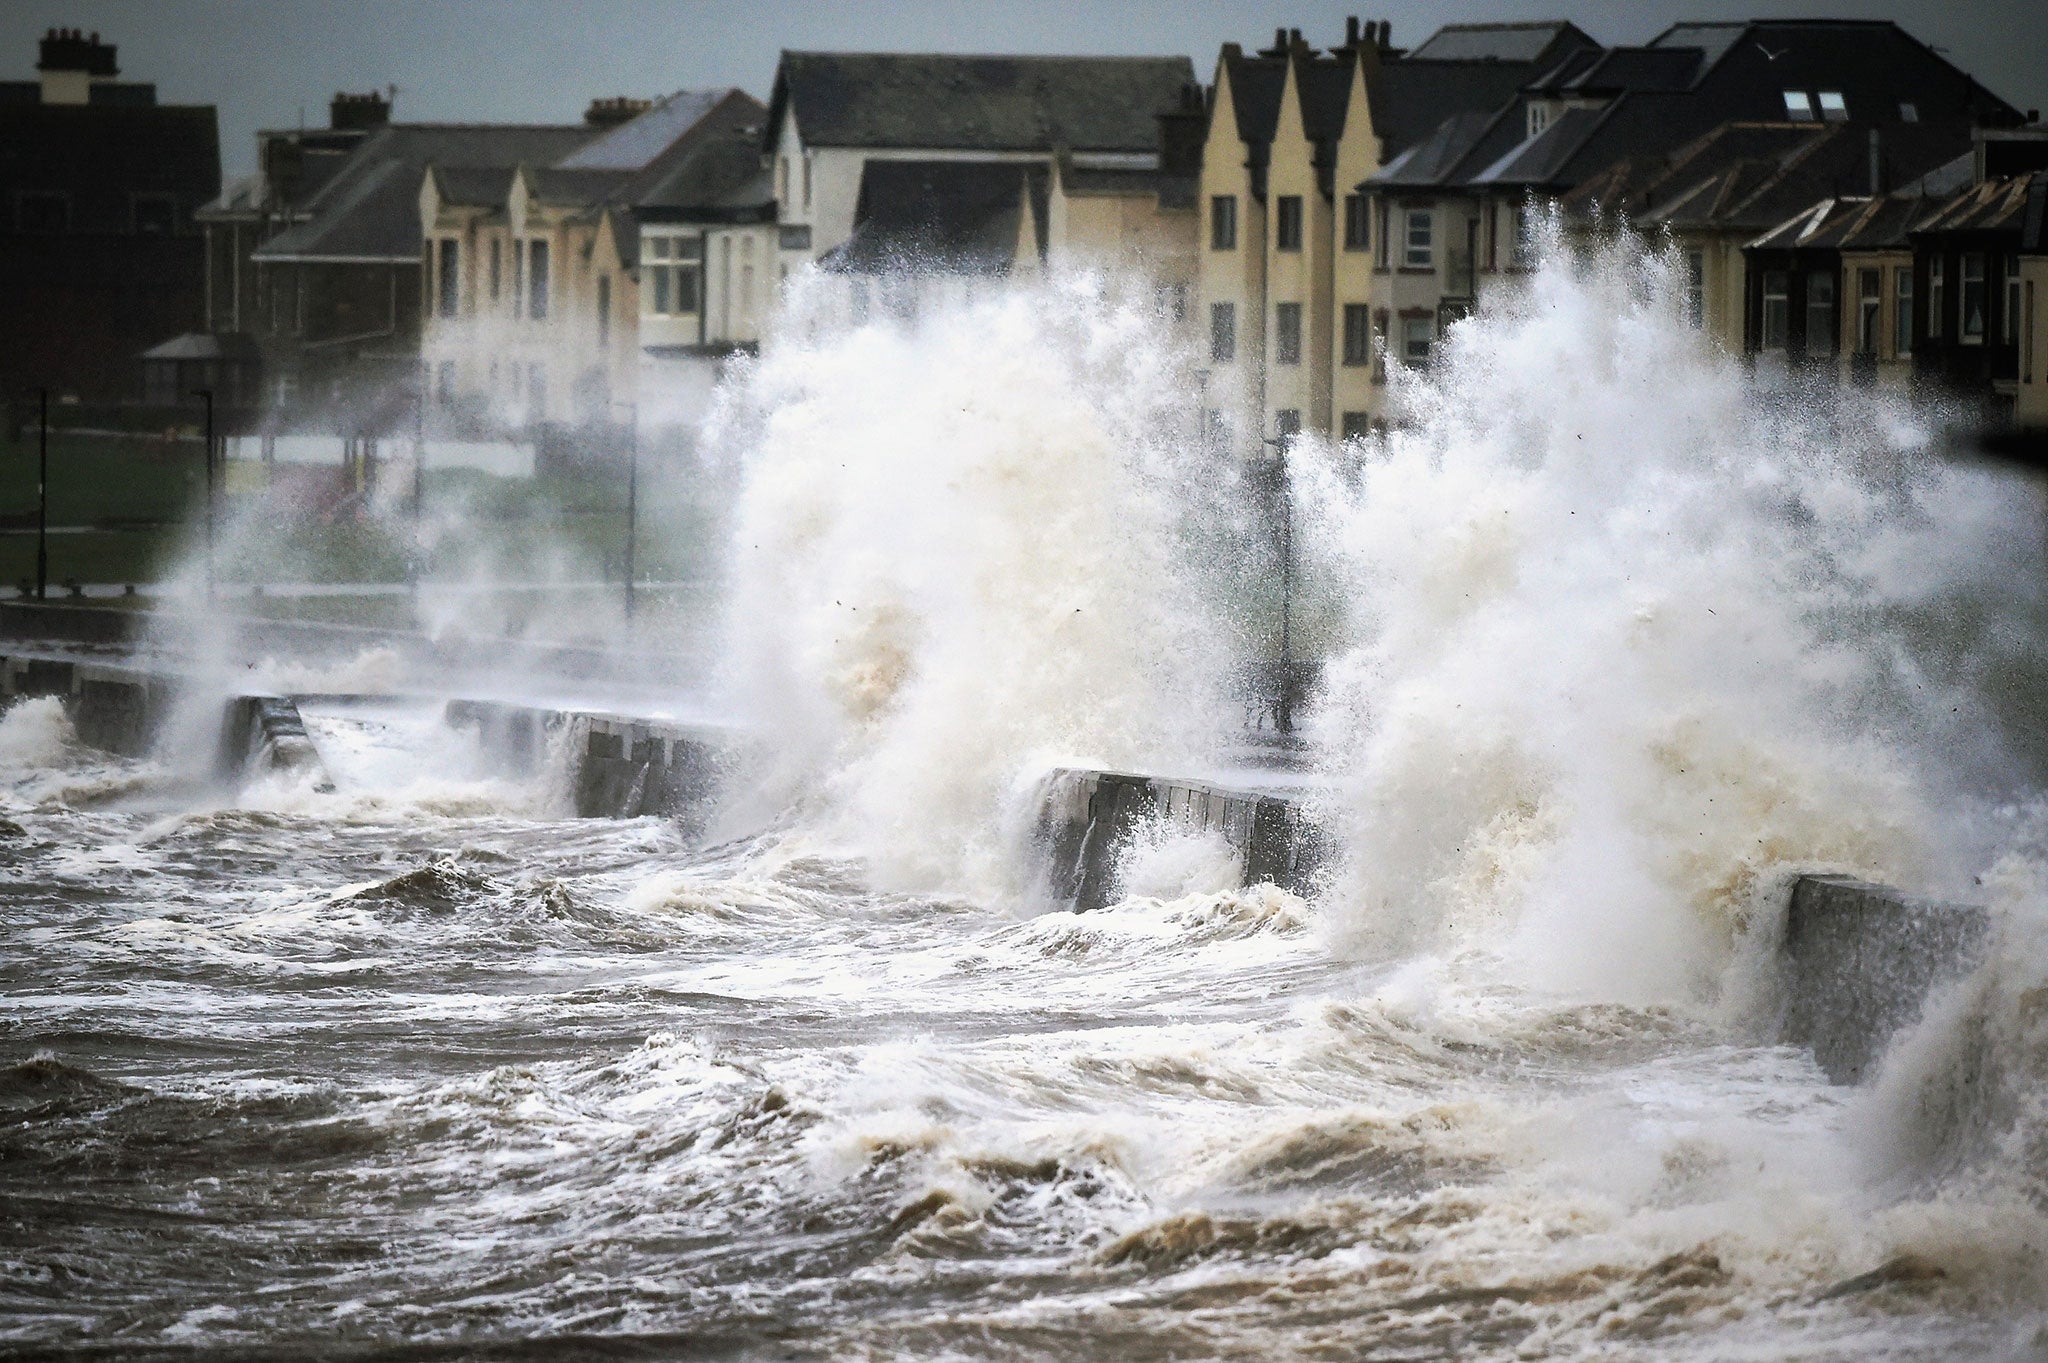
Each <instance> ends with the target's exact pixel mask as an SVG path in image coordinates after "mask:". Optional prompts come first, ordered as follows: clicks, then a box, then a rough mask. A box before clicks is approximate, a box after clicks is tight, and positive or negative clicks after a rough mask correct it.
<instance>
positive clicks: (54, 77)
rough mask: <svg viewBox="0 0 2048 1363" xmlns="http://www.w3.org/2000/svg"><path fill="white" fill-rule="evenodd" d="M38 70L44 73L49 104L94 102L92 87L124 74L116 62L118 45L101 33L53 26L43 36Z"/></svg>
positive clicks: (43, 79)
mask: <svg viewBox="0 0 2048 1363" xmlns="http://www.w3.org/2000/svg"><path fill="white" fill-rule="evenodd" d="M36 70H37V71H38V72H39V73H40V74H41V76H42V87H43V89H42V98H43V103H45V104H90V103H91V102H92V87H93V86H95V85H104V84H106V83H107V82H109V81H112V80H113V79H114V78H115V77H116V76H119V75H120V74H121V68H120V67H119V66H117V65H115V63H114V45H113V44H112V43H103V42H101V41H100V35H99V34H97V33H93V34H85V33H80V32H79V31H78V30H77V29H75V28H53V29H51V30H50V31H49V32H48V33H46V34H44V35H43V41H42V45H41V49H40V51H39V52H38V54H37V60H36Z"/></svg>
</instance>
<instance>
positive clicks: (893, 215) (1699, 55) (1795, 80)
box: [0, 20, 2048, 453]
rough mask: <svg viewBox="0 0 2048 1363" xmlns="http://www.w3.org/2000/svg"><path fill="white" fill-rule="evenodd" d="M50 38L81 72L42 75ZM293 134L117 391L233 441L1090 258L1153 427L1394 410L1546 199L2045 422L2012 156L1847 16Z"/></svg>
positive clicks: (902, 78)
mask: <svg viewBox="0 0 2048 1363" xmlns="http://www.w3.org/2000/svg"><path fill="white" fill-rule="evenodd" d="M52 36H53V38H55V37H56V36H57V35H54V34H53V35H52ZM45 57H46V62H45V63H44V65H45V66H50V65H52V64H53V63H54V65H55V67H56V68H58V69H57V70H56V71H55V72H54V75H55V76H56V77H57V79H56V80H55V82H54V83H53V80H52V76H53V72H51V71H47V70H46V71H45V73H44V80H43V82H42V87H41V91H40V95H39V97H37V98H35V99H31V98H30V97H29V95H30V92H33V91H36V89H37V87H36V86H33V85H29V84H26V83H24V84H22V85H21V86H20V87H19V88H18V89H15V87H6V88H0V120H5V119H6V118H7V117H8V113H9V104H10V97H9V96H8V93H7V91H8V90H9V89H13V90H14V94H13V96H12V103H13V104H14V105H17V106H27V105H29V104H35V105H38V106H39V110H38V113H37V115H36V117H35V119H34V120H32V126H33V128H34V129H36V130H38V131H39V135H48V133H47V129H48V128H49V127H52V126H55V125H56V123H60V122H61V121H62V119H63V118H64V117H66V116H67V115H64V114H62V113H60V112H58V109H57V106H64V107H65V108H77V109H87V110H89V109H92V108H95V107H97V106H96V105H95V104H94V101H95V100H99V101H100V103H104V104H108V105H111V104H113V103H114V102H116V101H115V97H114V96H113V95H111V94H109V95H108V96H107V97H106V98H105V99H101V97H100V96H98V95H94V94H92V93H91V92H92V91H93V90H97V89H99V88H100V86H101V85H102V84H104V83H105V80H106V79H108V78H107V77H106V76H105V74H104V73H105V72H107V71H111V68H112V64H113V63H112V49H111V47H105V48H104V51H101V50H100V48H99V46H98V45H97V40H96V39H95V41H94V44H82V43H80V42H77V41H73V40H72V36H71V35H67V36H66V38H65V40H64V41H63V42H60V43H57V44H56V46H55V47H54V48H53V47H52V46H51V44H50V43H48V42H46V44H45ZM67 62H69V63H70V64H71V65H73V66H94V67H95V69H99V70H101V74H100V75H93V74H91V73H86V74H82V75H80V76H79V78H78V79H77V80H76V81H72V82H70V84H67V83H66V81H67V80H68V79H69V77H68V74H67V72H66V71H65V70H64V69H63V68H64V67H65V65H66V63H67ZM1204 77H1206V78H1204ZM71 84H78V85H79V86H80V87H81V88H82V89H85V90H86V91H87V93H86V95H85V97H84V98H83V99H82V100H81V99H77V98H75V96H76V95H77V92H76V91H73V90H71V88H70V85H71ZM109 88H110V89H111V87H109ZM186 112H188V113H189V112H190V111H186ZM330 115H331V116H330V118H329V120H328V124H327V126H326V127H322V128H314V129H291V130H279V131H272V132H265V133H262V134H259V138H258V169H257V170H256V172H255V173H254V174H253V175H250V176H248V177H245V178H243V179H241V180H239V181H237V182H235V183H233V184H229V185H226V186H225V187H223V188H219V189H218V190H216V191H214V192H212V193H211V194H210V196H209V197H208V199H207V201H205V202H203V203H197V202H184V203H177V202H175V201H172V202H173V206H174V208H175V222H174V223H172V224H171V225H170V226H169V227H168V228H167V229H166V230H168V231H169V232H170V233H171V234H172V235H175V236H178V237H180V238H196V239H197V240H196V241H194V242H193V246H194V248H195V249H194V250H193V252H192V254H193V257H194V260H195V262H197V263H198V264H199V265H200V268H199V269H198V270H197V271H196V273H197V274H198V276H199V277H198V279H197V280H196V283H195V292H196V293H197V294H198V295H199V298H198V302H199V304H200V306H199V307H198V308H196V309H195V312H196V314H197V315H195V316H194V317H193V318H192V319H191V330H190V333H189V334H185V335H179V336H175V337H168V336H164V335H161V334H159V336H158V337H157V338H156V339H157V340H158V341H160V342H161V343H160V344H156V345H154V346H153V347H152V348H151V349H150V351H149V359H148V360H147V361H146V362H145V365H144V369H145V373H146V374H147V375H148V376H149V381H150V382H152V383H154V384H155V385H156V386H157V387H159V388H162V389H164V390H165V391H172V390H174V389H176V388H177V387H178V386H180V385H181V384H183V383H185V382H186V381H187V378H186V371H187V369H188V368H189V367H191V366H194V365H203V366H206V367H207V373H208V374H209V375H211V376H213V377H214V378H215V379H218V380H219V381H220V383H221V384H222V386H223V390H224V391H225V390H227V389H228V388H229V387H232V388H233V389H234V390H235V391H237V392H240V393H242V394H244V395H246V397H247V398H248V400H249V403H250V405H251V406H252V407H253V408H255V409H257V410H259V411H260V412H263V413H267V416H266V417H265V418H264V419H265V420H268V421H269V422H271V423H272V424H277V423H279V422H289V421H296V422H307V421H318V420H330V421H350V422H358V423H365V424H367V425H370V426H378V427H388V426H390V425H392V424H395V423H397V422H400V421H402V420H405V419H406V414H407V413H408V412H410V413H412V414H413V419H419V417H420V414H421V411H422V410H424V411H425V412H426V413H429V414H430V415H431V419H432V420H434V421H436V422H440V423H444V424H450V425H469V426H475V427H478V428H503V427H506V426H510V425H524V426H531V425H535V424H557V425H560V424H580V423H593V422H596V423H608V422H617V421H621V420H637V421H640V422H642V423H645V422H648V421H657V422H660V421H674V422H678V423H687V422H688V421H689V420H690V419H691V418H692V417H693V416H694V415H695V414H697V413H699V412H701V411H702V410H703V407H704V404H705V402H706V401H707V400H708V397H709V394H710V392H711V390H712V388H713V386H714V385H715V383H716V381H717V379H718V376H719V374H720V373H721V372H722V370H723V368H724V366H725V365H727V364H728V363H729V362H730V360H731V358H732V357H733V356H735V355H738V354H744V353H748V352H751V351H753V350H755V349H757V348H758V347H760V346H761V345H763V344H770V345H772V344H773V343H774V340H775V337H776V334H777V328H778V327H783V326H793V325H797V324H799V319H800V321H801V324H802V325H806V326H817V325H849V326H857V325H863V324H867V323H869V322H874V321H882V320H884V319H889V318H897V319H902V318H907V317H912V316H914V315H916V314H917V313H919V312H920V311H922V310H924V309H927V308H930V307H933V306H937V305H940V304H942V303H944V302H945V301H947V300H951V299H959V298H968V297H973V296H975V295H977V294H980V293H985V292H988V291H992V290H1002V289H1008V288H1013V287H1016V286H1017V285H1019V284H1022V283H1026V282H1029V281H1031V280H1035V279H1039V278H1042V277H1045V276H1048V275H1054V274H1061V273H1073V272H1079V271H1091V272H1096V274H1097V275H1099V277H1100V278H1101V279H1102V280H1103V281H1105V282H1107V283H1108V284H1110V285H1112V286H1114V287H1117V288H1121V289H1125V290H1132V291H1136V293H1137V295H1138V296H1140V297H1141V299H1142V300H1143V302H1144V303H1145V305H1147V306H1150V307H1152V308H1154V309H1156V311H1157V312H1158V315H1159V317H1160V322H1161V327H1162V329H1163V330H1165V331H1167V332H1168V333H1169V334H1171V335H1172V336H1174V337H1175V338H1176V340H1177V343H1178V344H1179V346H1180V348H1181V352H1182V353H1183V354H1184V355H1185V356H1186V364H1187V367H1188V370H1189V378H1190V384H1191V387H1193V388H1194V389H1196V390H1197V391H1199V393H1200V402H1199V411H1191V412H1190V423H1191V428H1193V429H1197V430H1199V431H1200V433H1201V435H1202V437H1203V438H1204V439H1207V440H1209V441H1211V442H1213V443H1214V444H1215V445H1216V447H1217V448H1218V449H1230V450H1235V451H1238V452H1241V453H1252V452H1254V451H1256V450H1258V449H1260V448H1263V447H1264V446H1265V445H1266V444H1268V443H1270V442H1272V441H1275V440H1282V439H1285V438H1287V437H1289V436H1290V435H1292V434H1294V433H1299V432H1312V433H1319V434H1323V435H1326V436H1329V437H1332V438H1338V437H1346V436H1354V435H1358V434H1361V433H1363V432H1366V431H1368V430H1371V429H1372V428H1374V427H1375V426H1376V425H1379V424H1381V423H1384V422H1386V421H1389V420H1398V419H1399V415H1400V414H1399V411H1398V410H1397V404H1395V403H1393V402H1391V401H1390V398H1389V394H1390V391H1391V386H1390V383H1389V378H1390V373H1391V370H1392V369H1393V367H1396V366H1404V365H1405V366H1424V365H1428V364H1429V363H1430V362H1431V359H1432V356H1433V354H1434V353H1435V352H1436V350H1437V347H1438V346H1439V345H1440V343H1441V340H1442V338H1443V336H1444V334H1445V332H1446V330H1447V329H1448V328H1449V327H1451V326H1453V325H1455V323H1456V322H1457V321H1458V320H1459V319H1460V318H1461V317H1463V316H1465V315H1467V314H1468V313H1470V312H1472V311H1474V310H1475V309H1483V308H1485V307H1487V306H1488V305H1489V302H1490V300H1494V299H1497V298H1499V297H1502V296H1504V291H1510V290H1514V289H1517V288H1519V287H1521V284H1522V281H1523V280H1524V279H1525V278H1526V276H1527V274H1528V271H1529V270H1530V269H1531V268H1532V266H1533V264H1534V261H1533V252H1532V241H1533V237H1534V235H1535V227H1536V223H1535V216H1536V215H1537V214H1540V213H1546V212H1550V211H1553V210H1552V206H1553V205H1554V206H1555V211H1557V212H1558V213H1559V214H1560V215H1561V217H1560V220H1561V222H1562V223H1563V224H1564V226H1565V228H1566V230H1567V231H1569V232H1575V233H1590V234H1598V233H1604V232H1612V231H1616V230H1620V229H1622V228H1624V227H1626V228H1627V229H1629V230H1633V231H1637V232H1641V233H1645V234H1647V235H1648V236H1649V237H1650V239H1651V240H1653V241H1654V242H1656V243H1658V244H1659V246H1660V249H1665V250H1668V251H1669V252H1671V253H1672V255H1671V259H1672V260H1673V261H1674V262H1675V264H1676V268H1677V270H1678V273H1679V276H1680V288H1679V290H1678V293H1679V297H1678V298H1677V299H1676V300H1675V306H1676V307H1678V308H1679V309H1680V310H1681V311H1682V314H1683V315H1684V317H1685V318H1686V319H1687V320H1688V321H1689V322H1690V323H1691V324H1692V325H1695V326H1697V327H1699V328H1701V329H1702V330H1703V331H1704V332H1706V333H1708V334H1709V335H1711V336H1712V337H1713V338H1714V339H1715V340H1716V341H1718V342H1719V343H1720V344H1721V345H1723V346H1724V347H1726V348H1727V349H1728V350H1729V351H1731V352H1733V353H1737V354H1741V355H1744V356H1747V357H1750V359H1751V361H1752V363H1754V364H1755V366H1756V367H1757V369H1758V372H1759V373H1760V374H1762V375H1764V376H1766V377H1767V378H1768V379H1771V380H1774V381H1775V380H1783V381H1787V382H1790V381H1793V380H1795V379H1810V378H1813V377H1816V376H1823V377H1827V378H1830V379H1832V380H1835V381H1839V382H1843V383H1869V384H1883V385H1895V386H1912V385H1920V386H1934V387H1940V388H1942V389H1945V390H1949V391H1953V392H1958V393H1962V394H1966V395H1969V396H1971V397H1973V398H1975V399H1977V400H1979V401H1981V402H1982V403H1984V404H1985V406H1986V407H1987V408H1988V409H1991V410H1994V411H1996V412H1999V413H2001V414H2002V413H2005V412H2008V411H2009V412H2010V413H2011V414H2012V415H2014V416H2016V417H2017V418H2018V419H2019V420H2021V421H2023V422H2032V423H2037V424H2048V372H2044V370H2048V366H2044V364H2043V363H2042V357H2041V350H2042V346H2043V345H2044V344H2048V298H2041V297H2040V295H2041V294H2042V293H2043V292H2048V241H2044V224H2043V207H2044V196H2048V138H2044V135H2043V133H2042V130H2041V129H2040V128H2039V127H2038V126H2037V124H2036V116H2035V115H2034V114H2033V113H2032V112H2031V111H2028V112H2025V113H2023V112H2021V111H2020V110H2017V109H2015V108H2014V107H2012V106H2011V105H2009V104H2007V103H2006V102H2005V101H2003V100H2001V99H2000V98H1998V97H1997V96H1996V95H1994V94H1993V93H1991V92H1990V91H1987V90H1986V89H1984V88H1983V87H1982V86H1981V85H1979V84H1978V83H1977V82H1976V81H1974V80H1973V79H1972V78H1971V77H1970V76H1969V75H1968V74H1967V73H1965V72H1963V71H1961V70H1959V69H1957V68H1956V67H1955V66H1954V65H1953V64H1952V63H1950V62H1949V61H1948V60H1947V59H1946V58H1945V57H1943V56H1942V55H1940V54H1939V53H1938V52H1936V51H1935V50H1933V49H1931V48H1929V47H1927V46H1926V45H1925V44H1923V43H1921V42H1920V41H1918V40H1917V39H1915V38H1913V37H1912V36H1911V35H1910V34H1908V33H1907V32H1905V31H1904V30H1902V29H1900V28H1899V27H1898V26H1896V25H1894V24H1891V23H1887V22H1864V21H1808V20H1782V21H1776V20H1773V21H1754V22H1730V23H1694V24H1680V25H1677V26H1674V27H1672V28H1670V29H1668V30H1666V31H1665V32H1663V33H1661V34H1659V35H1658V36H1657V37H1655V38H1654V39H1652V40H1651V41H1650V42H1648V43H1646V44H1643V45H1641V46H1619V47H1616V46H1606V45H1603V44H1602V43H1600V42H1599V41H1597V40H1596V39H1594V38H1593V37H1591V36H1589V35H1588V34H1586V33H1585V32H1583V31H1581V30H1580V29H1579V28H1577V27H1576V26H1574V25H1572V24H1569V23H1564V22H1555V23H1515V24H1452V25H1447V26H1445V27H1443V28H1441V29H1439V30H1438V31H1437V32H1436V33H1434V34H1432V35H1430V36H1429V37H1428V38H1427V39H1426V40H1425V41H1423V42H1422V43H1420V44H1419V45H1417V46H1416V47H1414V48H1413V49H1402V48H1400V47H1397V46H1396V45H1395V44H1394V41H1393V35H1392V33H1391V32H1390V28H1389V26H1388V25H1387V24H1384V23H1377V22H1369V23H1360V22H1358V21H1357V20H1353V21H1351V22H1350V23H1349V24H1348V25H1347V27H1346V29H1345V32H1344V33H1343V34H1342V35H1341V40H1340V41H1337V42H1335V43H1333V44H1332V45H1330V46H1328V47H1327V48H1320V47H1317V46H1314V45H1312V44H1311V43H1310V42H1309V41H1308V40H1307V39H1306V38H1305V37H1304V36H1303V35H1302V34H1301V33H1300V32H1299V31H1295V30H1281V31H1279V32H1277V33H1276V34H1275V35H1274V39H1273V42H1272V43H1271V45H1270V46H1267V47H1263V48H1260V49H1258V50H1256V51H1246V50H1244V49H1243V48H1241V47H1239V46H1238V45H1235V44H1228V45H1225V46H1224V47H1223V49H1222V50H1221V52H1220V53H1219V54H1218V55H1217V57H1216V59H1215V62H1214V65H1213V66H1212V67H1211V68H1210V69H1209V70H1208V71H1207V72H1206V73H1198V72H1197V71H1196V69H1195V67H1194V64H1193V63H1192V62H1190V61H1189V60H1187V59H1186V58H1183V57H1158V58H1126V57H981V56H949V55H933V54H850V53H816V52H788V53H785V54H784V55H783V57H782V60H781V63H780V66H779V68H778V70H777V71H776V73H775V77H774V81H773V85H772V89H771V92H770V97H769V100H768V101H767V102H766V103H765V104H764V103H762V102H761V101H759V100H758V99H756V98H754V97H753V96H751V95H749V94H747V93H745V92H744V91H742V90H738V89H716V90H705V91H698V90H686V91H680V92H677V93H673V94H670V95H667V96H665V97H661V98H656V99H648V100H639V99H629V98H623V97H614V98H605V99H599V100H595V101H593V102H592V103H591V105H590V107H589V109H588V110H587V112H586V114H585V116H584V118H583V119H582V120H580V121H578V122H575V123H565V124H561V125H540V126H505V125H477V124H429V123H406V122H399V121H394V120H393V118H392V110H391V106H390V103H389V101H388V100H387V99H386V98H384V97H382V96H379V95H375V94H371V95H339V96H336V97H335V100H334V102H333V104H332V106H331V110H330ZM102 121H104V111H102ZM187 121H188V122H189V121H190V120H189V119H188V120H187ZM214 164H215V165H216V167H217V157H216V158H215V161H214ZM74 170H75V168H74ZM216 174H217V170H216ZM0 191H5V192H6V193H7V195H8V196H9V197H10V198H11V199H12V204H11V205H10V206H11V207H12V208H13V209H14V220H13V221H12V222H10V223H6V224H4V226H6V227H9V228H11V229H12V231H13V232H14V233H15V234H16V235H17V236H22V235H27V236H37V235H40V236H42V237H50V236H52V235H61V234H62V233H63V232H64V231H66V230H68V226H67V225H65V224H59V223H57V221H56V218H55V216H54V210H52V209H51V208H50V204H52V203H54V202H55V199H54V198H53V197H52V195H51V194H49V193H44V192H42V191H41V190H40V189H39V188H38V186H35V185H28V184H17V185H0ZM137 202H138V203H142V202H143V201H142V200H137ZM156 202H157V201H156V200H153V199H152V200H150V201H149V204H155V203H156ZM145 207H148V205H145ZM136 211H137V212H138V213H141V212H143V209H137V210H136ZM149 211H150V212H152V213H154V212H156V211H157V210H156V209H155V208H150V209H149ZM136 221H137V222H141V221H143V219H142V218H140V217H138V218H136ZM150 221H152V222H153V221H155V219H154V218H151V219H150ZM138 230H139V229H138ZM202 244H203V245H202ZM17 283H18V286H19V287H20V288H22V289H27V290H30V291H33V289H34V288H36V287H37V283H36V281H33V280H28V279H24V280H21V281H17ZM799 299H800V300H801V306H793V300H799ZM7 363H8V364H9V365H10V367H11V368H12V370H13V371H14V372H11V373H8V374H5V375H0V382H7V383H10V384H12V385H13V386H16V387H18V386H20V385H21V384H22V383H23V382H24V381H27V382H33V381H35V378H34V376H33V375H32V374H30V373H29V372H28V370H29V369H30V368H32V367H33V365H34V363H35V361H34V357H33V356H28V355H25V356H22V357H12V356H10V357H9V358H8V360H7Z"/></svg>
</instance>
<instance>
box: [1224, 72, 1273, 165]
mask: <svg viewBox="0 0 2048 1363" xmlns="http://www.w3.org/2000/svg"><path fill="white" fill-rule="evenodd" d="M1223 66H1224V69H1225V70H1226V71H1227V72H1228V73H1229V76H1230V102H1231V107H1232V110H1233V112H1234V113H1235V114H1236V116H1237V137H1238V140H1239V141H1240V142H1243V143H1245V144H1246V145H1248V146H1251V147H1255V148H1265V147H1270V146H1271V145H1272V142H1273V133H1274V131H1275V130H1276V129H1278V128H1279V126H1280V100H1281V98H1282V96H1283V95H1284V94H1285V93H1286V88H1287V59H1286V58H1285V57H1247V56H1243V55H1242V54H1235V53H1232V54H1226V56H1225V57H1224V60H1223ZM1261 164H1263V160H1261Z"/></svg>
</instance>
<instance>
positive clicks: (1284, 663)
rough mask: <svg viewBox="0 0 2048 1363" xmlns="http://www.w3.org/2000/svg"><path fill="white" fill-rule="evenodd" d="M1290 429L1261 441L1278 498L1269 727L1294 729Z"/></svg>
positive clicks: (1292, 433) (1289, 731)
mask: <svg viewBox="0 0 2048 1363" xmlns="http://www.w3.org/2000/svg"><path fill="white" fill-rule="evenodd" d="M1293 442H1294V432H1292V431H1282V432H1281V433H1280V435H1279V436H1278V437H1277V438H1276V439H1272V440H1268V441H1266V442H1265V443H1266V444H1268V445H1271V446H1272V447H1273V448H1274V449H1275V450H1276V451H1277V453H1276V455H1275V456H1274V459H1273V469H1274V485H1275V488H1276V495H1277V496H1278V498H1279V501H1280V686H1279V689H1278V692H1277V694H1276V695H1275V696H1274V698H1273V728H1274V729H1275V730H1277V731H1278V732H1280V733H1283V734H1292V733H1293V732H1294V497H1293V494H1292V492H1291V491H1290V490H1289V488H1288V485H1287V451H1288V448H1289V446H1291V445H1292V444H1293Z"/></svg>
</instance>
